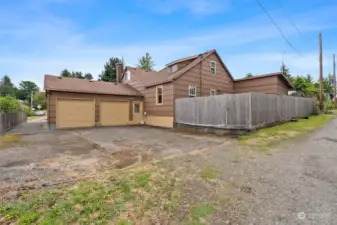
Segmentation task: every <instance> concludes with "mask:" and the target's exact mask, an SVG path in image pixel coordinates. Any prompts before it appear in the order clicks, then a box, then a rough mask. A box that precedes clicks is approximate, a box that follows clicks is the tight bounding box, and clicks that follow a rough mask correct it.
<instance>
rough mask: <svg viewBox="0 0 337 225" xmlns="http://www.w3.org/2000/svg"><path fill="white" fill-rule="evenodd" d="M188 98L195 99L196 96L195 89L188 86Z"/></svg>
mask: <svg viewBox="0 0 337 225" xmlns="http://www.w3.org/2000/svg"><path fill="white" fill-rule="evenodd" d="M188 96H189V97H196V96H197V88H196V87H193V86H191V85H190V86H188Z"/></svg>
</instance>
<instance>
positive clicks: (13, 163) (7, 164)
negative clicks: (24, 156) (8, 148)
mask: <svg viewBox="0 0 337 225" xmlns="http://www.w3.org/2000/svg"><path fill="white" fill-rule="evenodd" d="M27 164H29V162H28V161H25V160H17V161H13V162H9V163H5V164H3V165H0V167H15V166H24V165H27Z"/></svg>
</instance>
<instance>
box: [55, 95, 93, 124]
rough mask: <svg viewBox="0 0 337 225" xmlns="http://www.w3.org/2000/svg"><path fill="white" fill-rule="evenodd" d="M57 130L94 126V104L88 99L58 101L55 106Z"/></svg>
mask: <svg viewBox="0 0 337 225" xmlns="http://www.w3.org/2000/svg"><path fill="white" fill-rule="evenodd" d="M56 107H57V108H56V111H57V113H56V126H57V128H72V127H92V126H94V125H95V102H94V100H90V99H60V100H57V106H56Z"/></svg>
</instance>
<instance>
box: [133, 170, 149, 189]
mask: <svg viewBox="0 0 337 225" xmlns="http://www.w3.org/2000/svg"><path fill="white" fill-rule="evenodd" d="M150 178H151V173H139V174H137V175H136V179H135V180H136V185H137V186H138V187H143V188H148V187H149V181H150Z"/></svg>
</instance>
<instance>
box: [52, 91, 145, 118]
mask: <svg viewBox="0 0 337 225" xmlns="http://www.w3.org/2000/svg"><path fill="white" fill-rule="evenodd" d="M58 98H61V99H62V98H68V99H76V98H77V99H94V100H95V122H99V121H100V118H99V117H100V102H101V101H127V102H129V101H135V100H142V97H130V96H117V95H103V94H89V93H74V92H58V91H49V92H48V112H49V114H48V123H49V124H56V100H57V99H58ZM79 113H80V112H79Z"/></svg>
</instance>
